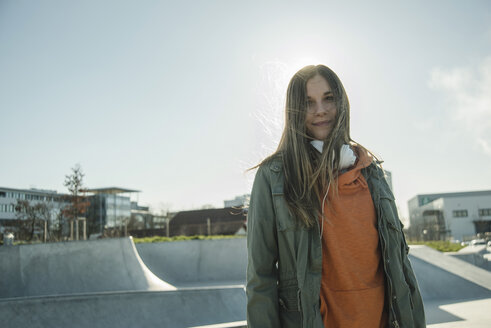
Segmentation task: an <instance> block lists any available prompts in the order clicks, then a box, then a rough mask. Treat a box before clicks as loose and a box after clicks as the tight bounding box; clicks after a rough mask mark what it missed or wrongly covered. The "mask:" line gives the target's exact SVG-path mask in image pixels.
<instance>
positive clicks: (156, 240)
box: [133, 235, 245, 244]
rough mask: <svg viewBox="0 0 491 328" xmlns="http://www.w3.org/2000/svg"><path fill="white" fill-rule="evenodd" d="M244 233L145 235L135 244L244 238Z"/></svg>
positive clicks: (135, 239)
mask: <svg viewBox="0 0 491 328" xmlns="http://www.w3.org/2000/svg"><path fill="white" fill-rule="evenodd" d="M244 237H245V236H244V235H215V236H203V235H196V236H174V237H162V236H153V237H144V238H133V242H134V243H135V244H140V243H162V242H168V241H181V240H210V239H231V238H244Z"/></svg>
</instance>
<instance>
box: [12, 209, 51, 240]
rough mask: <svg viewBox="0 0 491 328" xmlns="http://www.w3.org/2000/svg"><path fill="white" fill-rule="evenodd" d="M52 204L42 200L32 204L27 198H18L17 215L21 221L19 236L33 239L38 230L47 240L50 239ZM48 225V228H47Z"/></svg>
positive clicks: (19, 221)
mask: <svg viewBox="0 0 491 328" xmlns="http://www.w3.org/2000/svg"><path fill="white" fill-rule="evenodd" d="M51 213H52V206H49V205H48V204H46V203H44V202H41V203H36V204H31V203H30V202H29V201H27V200H20V199H18V200H17V204H15V216H16V218H17V220H18V223H19V226H18V227H19V238H20V239H25V240H29V241H30V240H33V239H34V235H35V233H36V232H41V231H42V234H43V235H44V238H45V239H46V240H48V239H49V237H48V235H47V234H48V233H49V231H50V221H51V220H50V219H51ZM45 225H46V229H45Z"/></svg>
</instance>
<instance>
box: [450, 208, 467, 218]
mask: <svg viewBox="0 0 491 328" xmlns="http://www.w3.org/2000/svg"><path fill="white" fill-rule="evenodd" d="M467 216H468V214H467V210H455V211H453V217H454V218H466V217H467Z"/></svg>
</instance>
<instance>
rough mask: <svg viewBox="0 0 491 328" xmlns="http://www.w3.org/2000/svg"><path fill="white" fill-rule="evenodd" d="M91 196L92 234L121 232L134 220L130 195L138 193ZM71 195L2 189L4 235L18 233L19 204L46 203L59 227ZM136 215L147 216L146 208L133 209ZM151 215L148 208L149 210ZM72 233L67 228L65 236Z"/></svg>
mask: <svg viewBox="0 0 491 328" xmlns="http://www.w3.org/2000/svg"><path fill="white" fill-rule="evenodd" d="M85 191H86V192H89V193H90V195H87V196H86V197H87V200H88V201H89V203H90V205H89V207H88V209H87V213H86V218H87V230H88V233H89V234H91V233H101V234H102V233H103V231H104V229H116V228H118V229H120V228H121V227H123V226H125V225H126V224H127V223H128V222H129V220H130V217H131V206H132V205H131V200H130V195H131V194H132V193H135V192H139V191H138V190H132V189H124V188H118V187H108V188H98V189H87V190H85ZM69 197H70V195H68V194H62V193H58V192H56V191H54V190H43V189H34V188H31V189H14V188H5V187H0V234H2V233H4V232H5V231H11V232H14V233H15V232H17V231H18V226H19V225H18V223H19V220H18V215H17V213H16V211H15V205H16V204H17V201H18V200H26V201H29V203H30V204H31V205H35V204H37V203H46V204H47V205H48V208H49V210H50V221H51V222H49V226H50V227H51V228H53V227H55V228H56V227H57V225H58V224H62V225H63V223H64V222H58V218H59V214H60V212H61V211H62V210H63V209H64V208H65V207H66V206H67V205H68V204H69ZM133 207H134V210H135V211H137V212H138V211H140V212H141V213H143V212H145V208H143V207H140V206H138V205H137V204H136V203H135V204H134V205H133ZM146 211H147V212H148V208H146ZM67 233H68V225H66V224H64V226H63V234H65V235H66V234H67Z"/></svg>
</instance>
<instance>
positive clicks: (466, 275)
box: [410, 245, 491, 300]
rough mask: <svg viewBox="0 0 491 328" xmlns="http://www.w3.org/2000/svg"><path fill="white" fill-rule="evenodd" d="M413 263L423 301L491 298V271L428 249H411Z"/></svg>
mask: <svg viewBox="0 0 491 328" xmlns="http://www.w3.org/2000/svg"><path fill="white" fill-rule="evenodd" d="M410 249H411V251H410V256H411V264H412V266H413V269H414V271H415V274H416V278H417V279H418V284H419V287H420V290H421V293H422V296H423V299H425V300H430V299H440V300H455V299H478V298H488V297H491V272H488V271H487V270H484V269H481V268H479V267H476V266H475V265H472V264H470V263H467V262H465V261H462V260H459V259H457V258H454V257H451V256H447V255H445V254H443V253H441V252H438V251H436V250H434V249H432V248H430V247H427V246H419V245H418V246H416V245H414V246H411V248H410Z"/></svg>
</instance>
